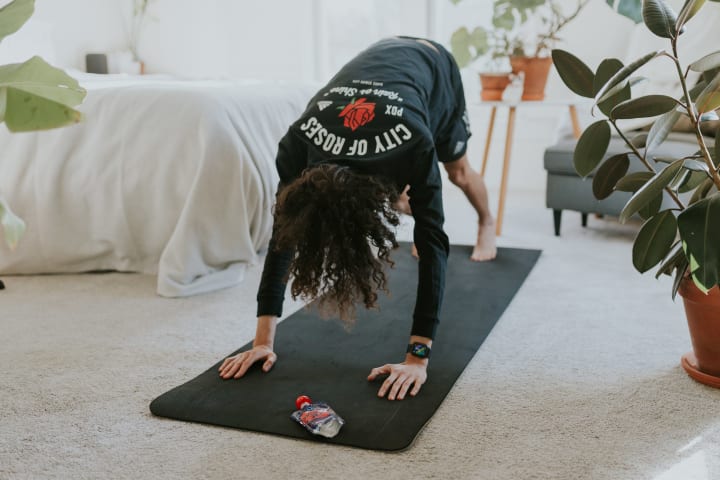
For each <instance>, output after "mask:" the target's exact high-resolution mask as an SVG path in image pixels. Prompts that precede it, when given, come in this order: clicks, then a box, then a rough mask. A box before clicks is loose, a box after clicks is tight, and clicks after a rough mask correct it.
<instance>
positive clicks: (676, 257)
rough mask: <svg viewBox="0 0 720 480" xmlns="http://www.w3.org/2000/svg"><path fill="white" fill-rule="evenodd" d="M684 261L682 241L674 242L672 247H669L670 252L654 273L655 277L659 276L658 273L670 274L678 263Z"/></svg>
mask: <svg viewBox="0 0 720 480" xmlns="http://www.w3.org/2000/svg"><path fill="white" fill-rule="evenodd" d="M686 261H687V260H686V259H685V252H683V248H682V243H681V242H675V244H674V245H673V247H672V248H671V249H670V252H669V253H668V254H667V255H666V256H665V258H664V259H663V260H662V262H661V263H660V267H659V268H658V271H657V273H656V274H655V278H659V277H660V275H670V273H672V271H673V270H674V269H675V268H677V266H678V265H679V264H680V263H682V262H686Z"/></svg>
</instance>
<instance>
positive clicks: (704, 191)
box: [688, 178, 715, 205]
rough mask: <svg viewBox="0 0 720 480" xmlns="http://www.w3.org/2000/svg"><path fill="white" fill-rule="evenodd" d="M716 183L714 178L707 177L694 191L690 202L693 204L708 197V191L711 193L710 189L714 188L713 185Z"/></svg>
mask: <svg viewBox="0 0 720 480" xmlns="http://www.w3.org/2000/svg"><path fill="white" fill-rule="evenodd" d="M714 185H715V182H713V180H712V178H707V179H705V180H704V181H703V182H702V183H701V184H700V185H699V186H698V187H697V189H696V190H695V191H694V192H693V194H692V196H691V197H690V201H689V202H688V203H689V204H690V205H692V204H693V203H696V202H699V201H700V200H702V199H703V198H705V197H707V195H708V193H710V190H712V187H713V186H714Z"/></svg>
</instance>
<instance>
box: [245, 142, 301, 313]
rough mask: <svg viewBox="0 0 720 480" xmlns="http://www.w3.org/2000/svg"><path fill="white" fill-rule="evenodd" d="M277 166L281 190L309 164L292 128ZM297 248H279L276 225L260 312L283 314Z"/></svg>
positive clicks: (260, 290) (262, 281)
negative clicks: (290, 249)
mask: <svg viewBox="0 0 720 480" xmlns="http://www.w3.org/2000/svg"><path fill="white" fill-rule="evenodd" d="M275 163H276V166H277V170H278V174H279V176H280V184H279V185H278V194H279V193H280V191H281V190H282V188H283V187H284V186H285V185H288V184H289V183H291V182H292V181H293V180H295V179H296V178H298V177H299V176H300V175H301V174H302V171H303V170H304V169H305V167H306V166H307V154H306V151H305V146H304V144H303V143H302V142H301V141H298V139H297V138H295V136H294V134H293V133H292V132H288V133H287V134H286V135H285V136H284V137H283V139H282V140H280V145H279V147H278V154H277V157H276V161H275ZM292 256H293V252H292V251H289V250H282V251H281V250H277V249H276V246H275V228H274V226H273V233H272V236H271V238H270V245H269V246H268V251H267V255H266V256H265V264H264V266H263V273H262V277H261V279H260V286H259V288H258V293H257V316H258V317H259V316H262V315H274V316H276V317H280V316H282V308H283V302H284V301H285V288H286V287H287V278H286V277H287V272H288V269H289V268H290V262H291V261H292Z"/></svg>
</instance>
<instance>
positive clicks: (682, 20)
mask: <svg viewBox="0 0 720 480" xmlns="http://www.w3.org/2000/svg"><path fill="white" fill-rule="evenodd" d="M703 5H705V0H685V4H683V7H682V8H681V9H680V13H678V18H677V21H676V22H675V30H676V31H678V32H680V33H682V30H683V26H684V25H685V24H686V23H687V22H688V21H689V20H690V19H691V18H692V17H694V16H695V14H696V13H697V12H699V11H700V9H701V8H702V6H703Z"/></svg>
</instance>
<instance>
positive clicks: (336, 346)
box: [150, 244, 540, 450]
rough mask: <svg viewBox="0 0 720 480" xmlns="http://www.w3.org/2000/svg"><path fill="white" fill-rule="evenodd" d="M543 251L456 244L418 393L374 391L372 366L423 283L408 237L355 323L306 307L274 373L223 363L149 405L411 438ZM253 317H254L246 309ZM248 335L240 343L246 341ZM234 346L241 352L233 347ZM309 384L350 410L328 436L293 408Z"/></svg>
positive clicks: (220, 421)
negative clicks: (223, 369)
mask: <svg viewBox="0 0 720 480" xmlns="http://www.w3.org/2000/svg"><path fill="white" fill-rule="evenodd" d="M539 255H540V252H539V251H537V250H523V249H513V248H501V249H499V252H498V256H497V259H496V260H495V261H493V262H484V263H475V262H471V261H470V259H469V257H470V247H463V246H453V247H451V251H450V257H449V259H448V270H447V281H446V287H445V300H444V302H443V310H442V315H441V321H440V326H439V327H438V330H437V333H436V336H435V341H434V343H433V349H432V357H431V358H430V363H429V366H428V380H427V382H426V383H425V385H423V387H422V390H421V391H420V393H419V394H418V395H417V397H410V396H409V395H408V396H407V397H406V398H405V400H401V401H399V400H395V401H390V400H387V399H386V398H383V399H381V398H378V397H377V391H378V389H379V388H380V385H381V383H382V380H383V379H384V377H380V378H379V379H377V380H376V381H374V382H368V381H367V375H368V374H369V373H370V370H371V369H372V368H374V367H378V366H380V365H383V364H385V363H399V362H402V361H403V359H404V358H405V349H406V347H407V343H408V338H409V334H410V325H411V323H412V312H413V307H414V303H415V289H416V286H417V262H416V261H415V259H414V258H412V257H411V256H410V246H409V245H408V244H402V245H401V247H400V248H399V249H398V250H396V251H395V252H394V253H393V259H394V260H395V262H396V265H395V268H394V269H391V270H389V272H388V273H389V278H390V283H389V288H390V296H387V297H386V296H381V297H382V298H381V299H380V310H379V311H375V310H373V311H367V310H365V309H364V308H363V309H358V319H357V322H356V324H355V326H354V328H353V329H352V330H350V331H347V330H346V329H345V328H344V327H343V325H342V324H340V323H339V322H338V321H336V320H332V319H331V320H323V319H321V318H319V316H318V315H317V311H316V310H314V309H313V310H309V309H302V310H300V311H298V312H296V313H294V314H293V315H291V316H290V317H288V318H287V319H286V320H284V321H283V322H281V323H280V324H279V325H278V329H277V334H276V337H275V352H276V353H277V355H278V361H277V363H276V364H275V367H274V368H273V370H271V371H270V372H269V373H262V372H261V370H260V367H259V366H255V367H253V368H251V369H250V370H249V371H248V373H246V374H245V377H243V378H242V379H240V380H222V379H221V378H220V377H219V375H218V367H219V366H220V363H222V359H221V360H220V361H219V362H218V363H217V364H216V365H213V366H212V367H211V368H210V369H209V370H207V371H205V372H204V373H202V374H201V375H200V376H198V377H196V378H194V379H193V380H190V381H189V382H187V383H185V384H183V385H181V386H179V387H176V388H174V389H172V390H170V391H169V392H167V393H165V394H163V395H161V396H160V397H158V398H156V399H155V400H154V401H153V402H152V404H151V405H150V410H151V411H152V413H153V414H155V415H159V416H162V417H169V418H173V419H177V420H184V421H190V422H200V423H208V424H213V425H222V426H226V427H233V428H240V429H244V430H253V431H258V432H266V433H274V434H278V435H285V436H290V437H296V438H302V439H309V440H314V441H322V442H328V443H336V444H342V445H350V446H354V447H360V448H367V449H374V450H402V449H405V448H407V447H409V446H410V445H411V444H412V442H413V440H414V439H415V437H416V435H417V434H418V433H419V432H420V430H421V429H422V427H423V426H424V425H425V423H427V421H428V420H429V419H430V417H432V415H433V413H435V410H436V409H437V408H438V406H440V404H441V403H442V401H443V399H444V398H445V396H446V395H447V394H448V392H449V391H450V389H451V388H452V386H453V384H454V383H455V381H456V380H457V378H458V376H460V374H461V373H462V371H463V370H464V369H465V366H466V365H467V364H468V362H469V361H470V360H471V359H472V358H473V356H474V355H475V352H476V351H477V349H478V348H479V347H480V345H481V344H482V342H483V341H484V340H485V338H486V337H487V335H488V334H489V333H490V330H492V328H493V326H494V325H495V323H496V322H497V320H498V319H499V318H500V316H501V315H502V313H503V311H504V310H505V308H506V307H507V306H508V304H509V303H510V301H511V300H512V298H513V296H514V295H515V293H516V292H517V291H518V289H519V288H520V286H521V285H522V283H523V281H524V280H525V278H526V277H527V275H528V273H529V272H530V270H532V268H533V266H534V265H535V262H536V261H537V258H538V256H539ZM248 321H250V319H248ZM250 345H251V342H250V343H248V344H247V345H245V346H243V347H242V348H241V349H239V350H237V352H239V351H241V350H244V349H246V348H248V347H249V346H250ZM234 353H236V352H234ZM301 394H305V395H308V396H310V397H311V398H312V399H313V400H315V401H325V402H327V403H329V404H330V405H331V406H332V407H333V408H334V409H335V411H336V412H338V413H339V414H340V415H341V416H342V417H343V418H344V419H345V422H346V423H345V426H343V428H342V430H340V433H339V434H338V435H337V436H336V437H334V438H332V439H325V438H324V437H316V436H314V435H312V434H310V433H309V432H307V431H306V430H304V429H303V428H302V427H301V426H300V425H299V424H297V423H295V422H294V421H293V420H291V418H290V414H291V413H292V412H293V410H295V398H296V397H297V396H298V395H301Z"/></svg>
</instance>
